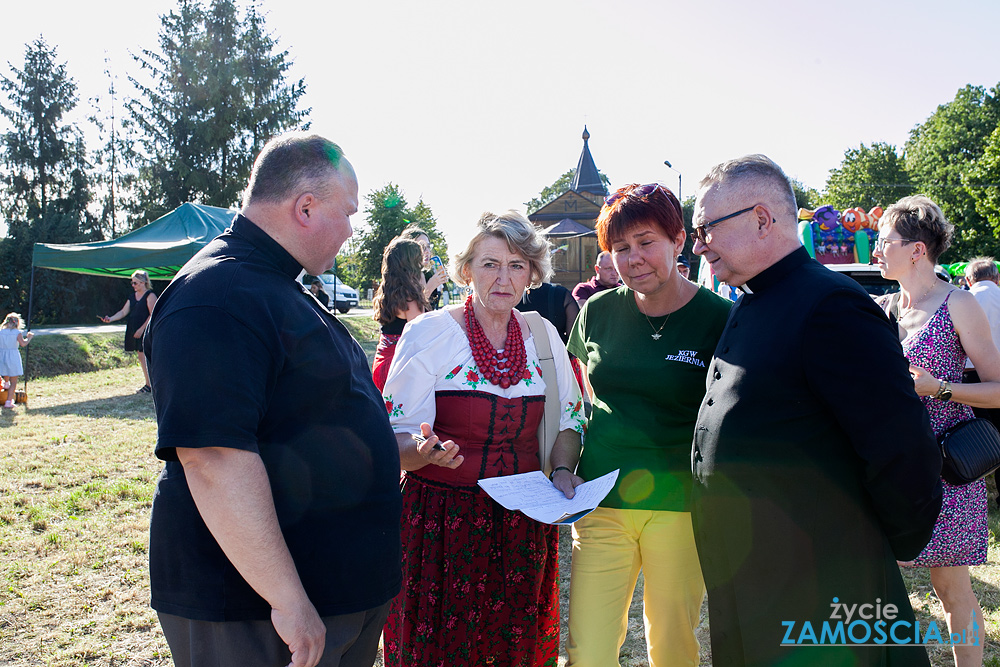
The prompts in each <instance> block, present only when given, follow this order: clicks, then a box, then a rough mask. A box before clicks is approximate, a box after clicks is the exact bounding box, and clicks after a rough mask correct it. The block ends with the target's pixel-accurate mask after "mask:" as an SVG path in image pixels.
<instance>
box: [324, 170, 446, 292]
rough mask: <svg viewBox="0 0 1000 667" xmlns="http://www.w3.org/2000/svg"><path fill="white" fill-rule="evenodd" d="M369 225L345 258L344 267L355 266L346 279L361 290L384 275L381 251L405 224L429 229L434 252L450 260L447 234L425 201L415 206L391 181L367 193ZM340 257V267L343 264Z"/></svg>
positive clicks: (358, 234)
mask: <svg viewBox="0 0 1000 667" xmlns="http://www.w3.org/2000/svg"><path fill="white" fill-rule="evenodd" d="M365 200H366V201H367V204H366V205H365V215H366V219H365V220H366V224H365V226H364V228H363V229H361V230H359V231H357V232H356V234H355V237H356V241H354V243H353V244H352V250H351V251H350V252H349V254H348V256H347V257H345V258H344V262H343V264H344V266H345V269H347V268H348V267H352V270H353V271H354V272H356V273H354V275H351V274H350V273H347V274H346V275H344V276H343V278H344V280H345V282H348V281H350V280H351V279H352V278H353V280H354V281H356V283H357V284H358V286H359V289H362V290H364V289H368V288H369V287H374V286H375V285H376V284H377V283H378V281H379V280H381V277H382V253H383V252H384V251H385V247H386V246H387V245H389V242H390V241H392V240H393V239H394V238H396V237H397V236H399V233H400V232H402V231H403V230H404V229H405V228H406V227H408V226H410V225H416V226H418V227H420V228H421V229H422V230H424V231H425V232H427V236H428V238H429V239H430V241H431V246H432V248H433V250H434V253H435V254H436V255H438V256H439V257H440V258H441V259H442V261H444V262H445V263H447V262H448V255H447V252H446V246H445V242H444V237H443V236H442V235H441V232H440V231H439V230H438V228H437V220H436V219H435V218H434V214H433V212H432V211H431V209H430V207H429V206H427V204H425V203H424V201H423V200H420V201H418V202H417V204H416V205H415V206H413V207H412V208H410V207H409V205H408V204H407V202H406V197H405V195H404V194H403V191H402V190H401V189H400V187H399V186H398V185H396V184H394V183H389V184H387V185H385V186H384V187H382V188H380V189H378V190H373V191H372V192H369V193H368V194H366V195H365ZM340 263H341V262H340V260H338V266H339V265H340Z"/></svg>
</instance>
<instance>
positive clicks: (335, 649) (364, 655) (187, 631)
mask: <svg viewBox="0 0 1000 667" xmlns="http://www.w3.org/2000/svg"><path fill="white" fill-rule="evenodd" d="M388 615H389V603H388V602H386V603H385V604H384V605H382V606H380V607H376V608H374V609H369V610H368V611H361V612H357V613H355V614H342V615H339V616H324V617H323V623H324V624H325V625H326V648H325V649H324V650H323V657H322V658H321V659H320V661H319V667H371V666H372V664H374V662H375V656H376V654H377V653H378V640H379V637H380V636H381V635H382V626H384V625H385V619H386V617H387V616H388ZM157 616H159V619H160V627H162V628H163V634H164V636H165V637H166V638H167V644H169V645H170V652H171V654H172V655H173V658H174V665H175V666H176V667H285V665H287V664H288V663H289V662H291V659H292V656H291V653H289V651H288V647H287V646H286V645H285V642H283V641H282V640H281V637H279V636H278V633H277V632H275V630H274V626H273V625H271V621H227V622H221V623H214V622H211V621H192V620H190V619H187V618H181V617H180V616H173V615H171V614H162V613H157Z"/></svg>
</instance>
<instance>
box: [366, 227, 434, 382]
mask: <svg viewBox="0 0 1000 667" xmlns="http://www.w3.org/2000/svg"><path fill="white" fill-rule="evenodd" d="M422 264H423V249H422V248H421V247H420V244H419V243H417V242H416V241H411V240H409V239H405V238H402V237H396V238H395V239H393V240H392V241H391V242H390V243H389V245H387V246H386V248H385V251H384V252H383V253H382V283H381V284H380V285H379V286H378V290H376V292H375V298H374V299H372V310H373V311H374V313H373V315H372V316H373V317H374V319H375V321H376V322H378V323H379V324H381V325H382V331H381V334H380V335H379V338H378V347H377V348H376V349H375V360H374V362H373V363H372V379H373V380H374V381H375V386H376V387H378V390H379V391H382V390H383V389H384V388H385V380H386V378H387V377H388V376H389V367H390V366H391V365H392V358H393V356H394V355H395V353H396V343H397V342H399V337H400V336H401V335H402V334H403V327H404V326H406V323H407V322H409V321H410V320H413V319H415V318H417V317H419V316H420V315H422V314H423V313H425V312H427V311H428V310H430V305H429V304H428V302H427V296H426V293H425V291H424V274H423V271H422V270H421V266H422Z"/></svg>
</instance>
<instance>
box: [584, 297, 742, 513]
mask: <svg viewBox="0 0 1000 667" xmlns="http://www.w3.org/2000/svg"><path fill="white" fill-rule="evenodd" d="M731 306H732V303H731V302H730V301H728V300H726V299H723V298H722V297H720V296H718V295H716V294H713V293H712V292H711V291H709V290H707V289H705V288H704V287H700V288H699V289H698V292H697V294H695V295H694V297H693V298H692V299H691V301H689V302H688V303H687V304H686V305H685V306H684V307H682V308H681V309H680V310H677V311H675V312H673V313H671V314H670V315H669V316H668V317H669V320H667V321H666V326H664V327H663V329H662V330H661V331H660V332H659V334H660V338H659V339H658V340H654V339H653V337H652V335H653V334H654V333H655V331H656V330H657V329H659V327H660V325H661V324H663V323H664V320H665V319H666V318H665V317H651V318H649V321H647V319H646V316H645V315H643V314H642V313H640V312H639V309H638V308H637V307H636V304H635V293H634V292H633V291H632V290H630V289H629V288H627V287H624V286H623V287H619V288H618V289H616V290H608V291H606V292H602V293H601V294H597V295H595V296H593V297H591V298H590V299H589V300H588V301H587V303H586V305H584V307H583V310H581V311H580V315H579V316H578V317H577V319H576V324H575V325H574V327H573V332H572V333H571V334H570V338H569V344H568V345H567V346H566V347H567V348H568V349H569V351H570V352H572V353H573V354H574V355H576V356H577V357H578V358H579V359H580V361H581V362H583V363H584V364H585V366H586V369H587V375H588V378H589V379H590V383H591V385H592V386H593V389H594V394H595V395H594V406H593V408H594V409H593V414H592V416H591V418H590V423H589V426H588V429H587V437H586V444H585V445H584V448H583V455H582V457H581V459H580V467H579V470H578V473H579V474H580V476H581V477H583V478H584V479H585V480H591V479H595V478H597V477H600V476H601V475H604V474H606V473H609V472H611V471H612V470H615V469H616V468H620V469H621V472H620V473H619V474H618V483H617V484H616V485H615V488H614V489H613V490H612V491H611V493H610V494H608V497H607V498H605V499H604V502H602V503H601V506H602V507H614V508H619V509H645V510H668V511H675V512H680V511H689V509H690V497H691V441H692V437H693V435H694V424H695V420H696V419H697V417H698V408H699V407H700V405H701V400H702V398H703V397H704V396H705V376H706V373H707V372H708V365H709V362H710V361H711V359H712V354H713V353H714V352H715V346H716V344H717V343H718V342H719V337H720V336H721V335H722V330H723V329H724V328H725V326H726V319H727V317H728V316H729V308H730V307H731Z"/></svg>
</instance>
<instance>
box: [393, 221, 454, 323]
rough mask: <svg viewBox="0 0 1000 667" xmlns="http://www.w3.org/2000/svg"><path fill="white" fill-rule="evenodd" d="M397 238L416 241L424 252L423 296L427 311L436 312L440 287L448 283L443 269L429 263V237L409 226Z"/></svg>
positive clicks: (425, 233)
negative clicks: (425, 299)
mask: <svg viewBox="0 0 1000 667" xmlns="http://www.w3.org/2000/svg"><path fill="white" fill-rule="evenodd" d="M398 238H401V239H410V240H411V241H416V242H417V243H419V244H420V248H421V249H422V250H423V251H424V258H423V261H424V278H425V279H426V281H425V283H424V296H426V297H427V303H428V304H429V306H428V308H427V310H437V309H438V307H439V306H438V304H439V303H440V302H441V287H442V286H443V285H444V284H445V283H446V282H448V272H447V271H445V270H444V267H442V268H440V269H438V268H436V267H435V266H434V265H433V264H432V263H431V257H432V256H433V252H432V250H431V239H430V237H429V236H427V232H425V231H424V230H422V229H421V228H420V227H416V226H410V227H407V228H406V229H404V230H403V231H402V232H400V233H399V237H398Z"/></svg>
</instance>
